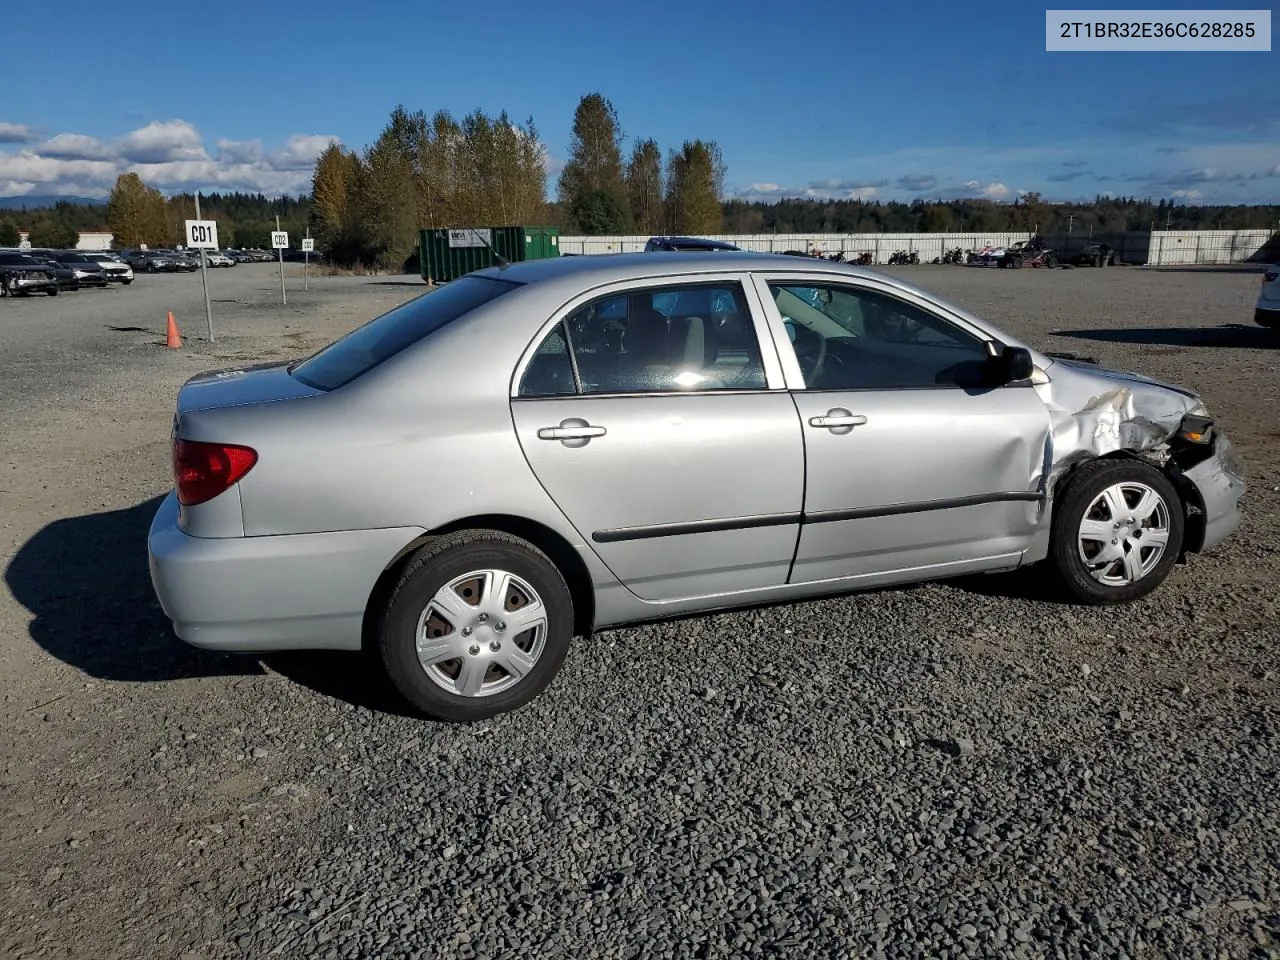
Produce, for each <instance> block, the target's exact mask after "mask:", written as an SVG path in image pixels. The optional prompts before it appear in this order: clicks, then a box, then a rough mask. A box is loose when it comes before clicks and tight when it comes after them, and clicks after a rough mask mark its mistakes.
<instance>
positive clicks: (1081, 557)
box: [1049, 460, 1184, 605]
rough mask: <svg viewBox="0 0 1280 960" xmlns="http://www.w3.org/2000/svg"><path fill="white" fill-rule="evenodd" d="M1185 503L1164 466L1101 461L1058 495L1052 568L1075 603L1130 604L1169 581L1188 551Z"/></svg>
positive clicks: (1090, 465)
mask: <svg viewBox="0 0 1280 960" xmlns="http://www.w3.org/2000/svg"><path fill="white" fill-rule="evenodd" d="M1183 529H1184V518H1183V512H1182V502H1181V500H1180V499H1179V498H1178V493H1177V491H1176V490H1174V488H1173V484H1172V483H1170V482H1169V479H1168V478H1167V477H1166V476H1165V475H1164V474H1163V473H1161V472H1160V471H1159V470H1158V469H1156V468H1155V467H1153V466H1150V465H1149V464H1145V463H1139V462H1137V461H1133V460H1095V461H1093V462H1092V463H1087V464H1085V465H1084V466H1083V467H1080V468H1079V469H1078V470H1077V471H1076V472H1075V473H1074V474H1072V475H1071V476H1070V477H1069V478H1068V480H1067V484H1066V486H1065V488H1064V489H1063V490H1062V491H1061V492H1060V493H1059V494H1058V497H1057V506H1056V507H1055V509H1054V515H1053V533H1052V539H1051V541H1050V547H1049V564H1050V566H1051V567H1052V569H1053V572H1054V574H1055V578H1056V580H1057V582H1058V584H1059V586H1060V587H1061V588H1062V590H1063V591H1064V592H1065V594H1066V595H1067V596H1068V597H1069V598H1070V599H1073V600H1076V601H1078V602H1080V603H1088V604H1098V605H1102V604H1113V603H1127V602H1129V601H1131V600H1136V599H1138V598H1139V597H1142V596H1145V595H1146V594H1148V593H1150V592H1151V591H1152V590H1154V589H1155V588H1156V587H1158V586H1160V584H1161V583H1163V582H1164V580H1165V578H1166V577H1167V576H1168V575H1169V571H1170V570H1171V569H1172V568H1173V565H1174V564H1175V563H1176V562H1177V559H1178V554H1179V552H1180V551H1181V550H1182V536H1183Z"/></svg>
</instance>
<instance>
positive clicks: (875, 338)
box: [759, 276, 1049, 583]
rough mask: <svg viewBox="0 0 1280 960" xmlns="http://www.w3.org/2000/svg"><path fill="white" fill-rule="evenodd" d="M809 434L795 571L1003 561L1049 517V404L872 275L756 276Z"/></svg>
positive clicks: (859, 571) (976, 337) (963, 331)
mask: <svg viewBox="0 0 1280 960" xmlns="http://www.w3.org/2000/svg"><path fill="white" fill-rule="evenodd" d="M759 283H760V285H761V293H762V295H763V296H767V297H768V304H767V309H769V310H770V311H771V317H770V319H771V322H773V323H775V324H776V325H777V326H778V327H780V328H781V331H780V332H779V334H778V337H779V340H780V346H779V349H780V350H781V351H782V352H783V356H782V363H783V368H784V370H785V371H786V373H787V375H788V382H789V383H790V384H792V385H793V386H794V387H795V389H794V390H793V392H792V396H793V397H794V399H795V404H796V407H797V409H798V410H799V413H800V418H801V423H802V428H803V430H804V435H805V450H806V465H807V486H806V491H805V503H804V525H803V528H802V530H801V534H800V542H799V546H798V548H797V551H796V558H795V566H794V569H793V571H792V574H791V581H792V582H795V583H802V582H809V581H817V580H831V579H841V578H857V577H868V576H883V575H886V574H888V575H893V576H896V577H897V578H900V579H904V580H906V579H912V578H913V576H914V575H915V574H919V575H920V576H936V575H940V574H944V573H948V572H955V573H959V572H965V571H968V570H981V569H994V568H999V567H1004V566H1009V565H1011V564H1014V563H1016V562H1017V561H1018V558H1019V556H1020V555H1021V553H1022V551H1023V550H1025V549H1026V547H1027V545H1028V542H1029V539H1030V537H1031V535H1032V534H1033V533H1034V532H1035V530H1036V529H1037V526H1038V523H1039V519H1040V516H1041V506H1042V502H1043V493H1042V489H1041V481H1042V478H1043V474H1044V460H1045V456H1046V449H1047V447H1046V445H1047V443H1048V437H1049V415H1048V412H1047V410H1046V409H1045V406H1044V404H1043V403H1042V402H1041V400H1040V398H1039V396H1038V395H1037V394H1036V392H1035V390H1034V389H1033V388H1032V386H1031V385H1030V383H1029V382H1025V381H1024V382H1021V383H1017V384H1010V385H1007V386H1000V387H994V388H992V387H989V386H985V385H984V384H985V383H987V382H989V381H988V378H987V377H986V375H985V370H986V369H988V357H989V356H990V352H989V348H988V346H987V341H986V340H985V339H984V337H983V336H982V335H980V333H979V332H977V331H974V330H971V329H968V328H967V327H966V326H964V325H962V324H961V323H960V322H959V321H958V320H957V319H956V318H950V317H947V316H944V315H942V314H941V313H940V312H939V311H937V310H934V309H930V308H929V306H927V305H925V304H923V303H921V302H920V301H918V300H915V299H913V298H912V297H911V296H910V295H909V294H907V293H905V292H904V291H899V290H897V288H894V287H891V286H888V285H883V284H878V283H876V282H875V281H870V280H862V279H860V278H856V277H850V278H849V279H848V280H845V279H843V278H840V279H833V278H831V277H830V276H828V277H825V278H821V277H819V278H814V279H793V278H786V277H774V278H769V279H767V280H765V279H761V280H760V281H759Z"/></svg>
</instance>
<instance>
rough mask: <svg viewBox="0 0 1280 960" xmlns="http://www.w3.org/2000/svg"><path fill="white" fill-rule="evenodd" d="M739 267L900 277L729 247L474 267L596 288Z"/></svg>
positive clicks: (489, 273)
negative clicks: (571, 279)
mask: <svg viewBox="0 0 1280 960" xmlns="http://www.w3.org/2000/svg"><path fill="white" fill-rule="evenodd" d="M736 271H741V272H751V271H769V272H774V271H785V272H789V273H800V272H804V273H813V272H818V273H830V274H833V275H838V276H846V277H847V276H850V275H854V276H864V277H874V278H876V279H879V280H885V279H892V282H893V283H895V284H901V281H899V280H898V279H897V278H896V277H894V278H888V277H886V275H885V274H882V273H877V272H876V271H874V270H867V269H866V268H863V267H854V266H852V265H850V264H846V263H836V262H833V261H830V260H819V259H817V258H807V257H806V258H804V259H803V260H802V259H800V258H798V257H787V256H783V255H782V254H777V253H754V252H751V251H745V250H744V251H736V250H730V251H726V252H724V253H699V252H697V251H692V252H687V253H678V252H675V251H668V250H661V251H654V252H652V253H604V254H584V255H581V256H561V257H551V258H548V259H545V260H522V261H520V262H519V263H513V264H510V265H509V266H506V267H488V268H486V269H484V270H478V271H476V275H477V276H482V277H492V278H493V279H495V280H510V281H512V282H514V283H538V282H541V281H546V280H558V279H562V278H569V277H575V278H577V279H578V280H579V281H581V283H582V284H583V286H594V285H595V284H597V283H604V282H608V281H610V280H641V279H649V278H654V277H663V276H671V277H682V276H688V275H689V274H697V273H733V272H736Z"/></svg>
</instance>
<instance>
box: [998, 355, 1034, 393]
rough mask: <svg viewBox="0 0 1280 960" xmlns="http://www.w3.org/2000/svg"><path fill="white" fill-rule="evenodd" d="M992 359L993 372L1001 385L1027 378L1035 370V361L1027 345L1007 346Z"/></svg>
mask: <svg viewBox="0 0 1280 960" xmlns="http://www.w3.org/2000/svg"><path fill="white" fill-rule="evenodd" d="M992 360H993V363H992V368H993V369H992V372H993V374H994V376H995V380H996V383H998V384H1001V385H1003V384H1006V383H1017V382H1018V381H1019V380H1026V379H1027V378H1028V377H1030V376H1031V374H1032V373H1033V372H1034V371H1035V361H1034V360H1032V358H1031V351H1030V350H1028V349H1027V348H1026V347H1005V348H1004V349H1003V350H1002V351H1001V352H1000V354H999V355H998V356H996V357H993V358H992Z"/></svg>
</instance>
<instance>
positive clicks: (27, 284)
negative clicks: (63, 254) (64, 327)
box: [0, 250, 58, 297]
mask: <svg viewBox="0 0 1280 960" xmlns="http://www.w3.org/2000/svg"><path fill="white" fill-rule="evenodd" d="M29 293H47V294H48V295H49V296H51V297H56V296H57V295H58V278H57V276H56V275H55V274H54V268H53V267H51V266H50V265H49V264H47V263H41V262H40V261H39V260H37V259H35V258H34V257H32V256H30V255H29V254H26V253H19V252H15V251H8V250H5V251H0V294H2V295H4V296H7V297H12V296H26V295H27V294H29Z"/></svg>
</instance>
